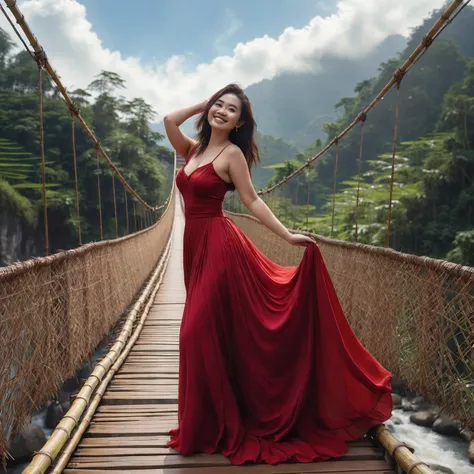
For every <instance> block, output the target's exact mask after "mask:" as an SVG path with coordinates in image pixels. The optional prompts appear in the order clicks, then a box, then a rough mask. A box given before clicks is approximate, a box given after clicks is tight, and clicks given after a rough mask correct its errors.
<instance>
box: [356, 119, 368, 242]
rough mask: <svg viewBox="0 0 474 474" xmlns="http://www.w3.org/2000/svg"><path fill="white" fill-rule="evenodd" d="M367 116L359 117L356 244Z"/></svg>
mask: <svg viewBox="0 0 474 474" xmlns="http://www.w3.org/2000/svg"><path fill="white" fill-rule="evenodd" d="M366 118H367V116H366V115H363V116H361V117H360V150H359V163H358V166H357V200H356V210H355V241H356V242H357V239H358V236H359V196H360V170H361V167H362V144H363V141H364V125H365V120H366Z"/></svg>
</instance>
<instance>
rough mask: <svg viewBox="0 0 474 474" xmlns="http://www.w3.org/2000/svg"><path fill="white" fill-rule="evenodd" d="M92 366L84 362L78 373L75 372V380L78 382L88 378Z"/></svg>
mask: <svg viewBox="0 0 474 474" xmlns="http://www.w3.org/2000/svg"><path fill="white" fill-rule="evenodd" d="M93 370H94V369H93V368H92V365H91V364H90V363H89V362H86V363H85V364H84V365H83V366H82V367H81V368H80V369H79V370H78V371H77V378H78V379H79V380H82V379H87V378H89V376H90V374H92V371H93Z"/></svg>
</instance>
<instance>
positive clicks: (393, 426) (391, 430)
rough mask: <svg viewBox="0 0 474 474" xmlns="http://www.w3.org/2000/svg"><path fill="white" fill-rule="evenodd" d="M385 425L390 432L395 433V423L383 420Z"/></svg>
mask: <svg viewBox="0 0 474 474" xmlns="http://www.w3.org/2000/svg"><path fill="white" fill-rule="evenodd" d="M385 427H386V428H387V430H388V431H390V433H392V434H394V433H395V425H394V424H393V423H391V422H390V421H386V422H385Z"/></svg>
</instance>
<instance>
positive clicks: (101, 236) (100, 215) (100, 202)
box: [96, 149, 104, 240]
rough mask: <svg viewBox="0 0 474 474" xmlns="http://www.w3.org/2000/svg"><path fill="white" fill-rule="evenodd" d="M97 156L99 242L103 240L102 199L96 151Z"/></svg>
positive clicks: (97, 152)
mask: <svg viewBox="0 0 474 474" xmlns="http://www.w3.org/2000/svg"><path fill="white" fill-rule="evenodd" d="M96 156H97V197H98V200H99V226H100V240H103V239H104V230H103V228H102V199H101V196H100V163H99V151H98V150H97V149H96Z"/></svg>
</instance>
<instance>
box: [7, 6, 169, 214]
mask: <svg viewBox="0 0 474 474" xmlns="http://www.w3.org/2000/svg"><path fill="white" fill-rule="evenodd" d="M5 3H6V5H7V7H8V8H9V9H10V11H11V12H12V14H13V16H14V17H15V19H16V21H17V23H18V24H19V25H20V27H21V29H22V30H23V32H24V34H25V35H26V37H27V38H28V41H29V42H30V44H31V46H32V47H33V50H34V53H32V52H31V51H30V50H29V48H28V46H27V45H26V43H25V42H24V41H23V40H22V38H21V36H20V35H19V33H18V31H17V30H16V28H15V26H14V25H13V24H12V22H11V21H10V19H9V18H8V16H7V15H5V16H7V19H8V20H9V22H10V24H11V25H12V27H13V29H14V30H15V32H16V33H17V35H18V36H19V38H20V40H21V41H22V43H23V45H24V46H25V48H26V50H27V51H28V53H30V55H31V56H32V57H34V59H35V60H36V61H37V62H39V61H41V63H42V68H44V69H46V71H47V72H48V74H49V75H50V77H51V79H52V80H53V82H54V83H55V84H56V85H57V86H58V89H59V92H60V93H61V95H62V96H63V97H64V100H65V101H66V104H67V105H68V107H69V108H70V110H72V111H73V113H74V115H75V116H76V117H77V120H78V121H79V123H80V124H81V126H82V127H83V128H84V130H85V131H86V133H87V135H88V136H89V138H90V139H91V140H92V142H93V143H94V146H95V148H96V150H97V153H98V154H99V153H100V155H102V157H103V158H104V160H105V161H106V162H107V164H108V166H109V167H110V168H111V170H112V172H114V173H115V174H116V176H117V177H118V179H119V180H120V181H121V182H122V184H123V185H124V186H125V187H126V188H127V189H128V191H129V192H130V193H131V194H132V195H133V196H135V198H136V199H137V200H138V201H140V202H141V203H142V204H143V205H144V206H145V207H147V208H149V209H150V210H151V209H164V207H165V206H166V203H164V204H163V205H161V206H151V205H150V204H148V203H147V202H146V201H145V200H144V199H143V198H142V197H141V196H140V195H139V194H138V193H137V192H136V191H135V190H134V189H133V188H132V186H131V185H130V184H129V183H128V181H127V180H126V179H125V178H124V177H123V176H122V174H121V173H120V171H119V170H118V168H117V167H116V166H115V164H114V163H113V162H112V160H111V159H110V157H109V156H108V155H107V153H106V152H105V150H104V149H103V147H102V145H101V143H100V142H99V140H98V139H97V137H96V136H95V135H94V133H93V132H92V130H91V129H90V128H89V126H88V125H87V123H86V122H85V120H84V119H83V118H82V116H81V114H80V113H79V111H78V110H77V108H76V107H75V106H74V102H73V101H72V99H71V98H70V96H69V94H68V92H67V90H66V88H65V87H64V85H63V83H62V82H61V79H59V76H58V75H57V74H56V72H55V71H54V69H53V68H52V67H51V64H50V62H49V60H48V58H47V56H46V54H45V52H44V50H43V48H42V46H41V45H40V44H39V42H38V40H37V39H36V37H35V35H34V34H33V32H32V30H31V28H30V26H29V25H28V23H27V22H26V20H25V17H24V15H23V14H22V13H21V12H20V10H19V8H18V5H17V2H16V0H5ZM2 11H3V12H4V14H6V12H5V11H4V10H3V8H2Z"/></svg>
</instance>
